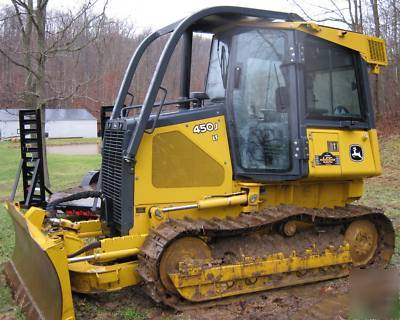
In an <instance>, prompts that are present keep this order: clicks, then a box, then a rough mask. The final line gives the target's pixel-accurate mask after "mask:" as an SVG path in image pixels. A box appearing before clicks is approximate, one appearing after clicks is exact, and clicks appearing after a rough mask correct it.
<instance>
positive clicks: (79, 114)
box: [0, 108, 97, 139]
mask: <svg viewBox="0 0 400 320" xmlns="http://www.w3.org/2000/svg"><path fill="white" fill-rule="evenodd" d="M18 111H19V110H18V109H3V110H0V139H6V138H11V137H16V136H19V121H18ZM46 133H47V135H48V137H49V138H96V137H97V120H96V118H95V117H93V115H92V114H91V113H90V112H89V111H87V110H86V109H78V108H74V109H51V108H47V109H46Z"/></svg>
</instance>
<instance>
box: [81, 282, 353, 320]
mask: <svg viewBox="0 0 400 320" xmlns="http://www.w3.org/2000/svg"><path fill="white" fill-rule="evenodd" d="M348 296H349V280H348V278H344V279H337V280H333V281H324V282H320V283H314V284H309V285H306V286H299V287H291V288H283V289H276V290H271V291H267V292H261V293H257V294H250V295H244V296H241V297H236V298H234V299H231V300H229V299H227V300H225V301H224V304H223V305H218V306H215V307H212V308H202V309H192V310H187V311H183V312H176V311H175V310H172V309H169V308H166V307H163V306H160V305H157V304H155V303H154V302H153V301H152V299H151V298H149V297H148V296H147V295H146V294H145V293H144V291H143V290H142V289H141V288H140V287H133V288H129V289H125V290H122V291H120V292H115V293H110V294H102V295H96V296H92V297H83V296H77V295H75V296H74V302H75V310H76V316H77V319H96V320H100V319H101V320H106V319H142V320H143V319H155V320H167V319H168V320H172V319H179V320H189V319H190V320H236V319H237V320H239V319H249V320H256V319H257V320H258V319H259V320H261V319H278V320H283V319H347V317H348V313H349V305H348V302H349V297H348ZM126 308H130V309H133V310H136V311H137V316H136V317H132V318H128V317H126V318H124V317H123V316H121V313H120V311H121V310H124V309H126Z"/></svg>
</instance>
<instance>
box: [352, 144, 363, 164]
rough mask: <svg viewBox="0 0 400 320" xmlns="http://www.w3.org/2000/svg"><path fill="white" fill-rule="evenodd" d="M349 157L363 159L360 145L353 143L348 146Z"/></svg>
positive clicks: (356, 159) (357, 159) (355, 159)
mask: <svg viewBox="0 0 400 320" xmlns="http://www.w3.org/2000/svg"><path fill="white" fill-rule="evenodd" d="M350 157H351V159H352V160H354V161H362V160H363V159H364V156H363V151H362V148H361V146H359V145H358V144H353V145H351V146H350Z"/></svg>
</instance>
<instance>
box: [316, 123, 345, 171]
mask: <svg viewBox="0 0 400 320" xmlns="http://www.w3.org/2000/svg"><path fill="white" fill-rule="evenodd" d="M308 137H309V142H310V143H309V148H310V176H314V175H315V176H318V177H339V176H340V175H341V174H342V170H341V165H340V164H337V165H318V160H317V159H316V157H319V156H320V155H322V154H323V153H324V152H327V151H328V149H327V145H328V141H339V134H338V133H336V132H326V130H324V131H322V132H318V131H314V130H313V131H312V132H309V135H308ZM332 154H334V155H335V156H339V157H340V155H339V152H332ZM339 159H340V158H339ZM339 162H340V161H339Z"/></svg>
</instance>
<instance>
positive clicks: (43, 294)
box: [5, 203, 75, 320]
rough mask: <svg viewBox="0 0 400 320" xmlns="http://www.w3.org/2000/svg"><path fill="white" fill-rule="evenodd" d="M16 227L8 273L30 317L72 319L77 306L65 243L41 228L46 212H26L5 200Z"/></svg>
mask: <svg viewBox="0 0 400 320" xmlns="http://www.w3.org/2000/svg"><path fill="white" fill-rule="evenodd" d="M6 207H7V209H8V212H9V214H10V216H11V217H12V220H13V223H14V227H15V248H14V253H13V256H12V258H11V261H9V262H8V263H7V265H6V266H5V274H6V277H7V280H8V282H9V284H10V286H11V287H12V289H13V293H14V297H15V299H16V301H17V303H18V304H19V305H20V306H21V308H22V310H23V311H24V313H25V315H26V318H27V319H29V320H30V319H35V320H36V319H45V320H57V319H62V320H72V319H75V317H74V309H73V303H72V294H71V286H70V279H69V273H68V263H67V257H66V253H65V249H64V248H63V245H62V242H61V241H60V240H58V239H50V238H48V237H47V236H46V235H45V234H43V233H42V231H41V225H42V223H43V219H44V216H45V211H44V210H42V209H39V208H34V207H32V208H30V209H29V210H28V211H27V212H26V213H25V214H23V213H22V212H21V211H19V210H18V208H17V207H16V206H15V205H13V204H11V203H6Z"/></svg>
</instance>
